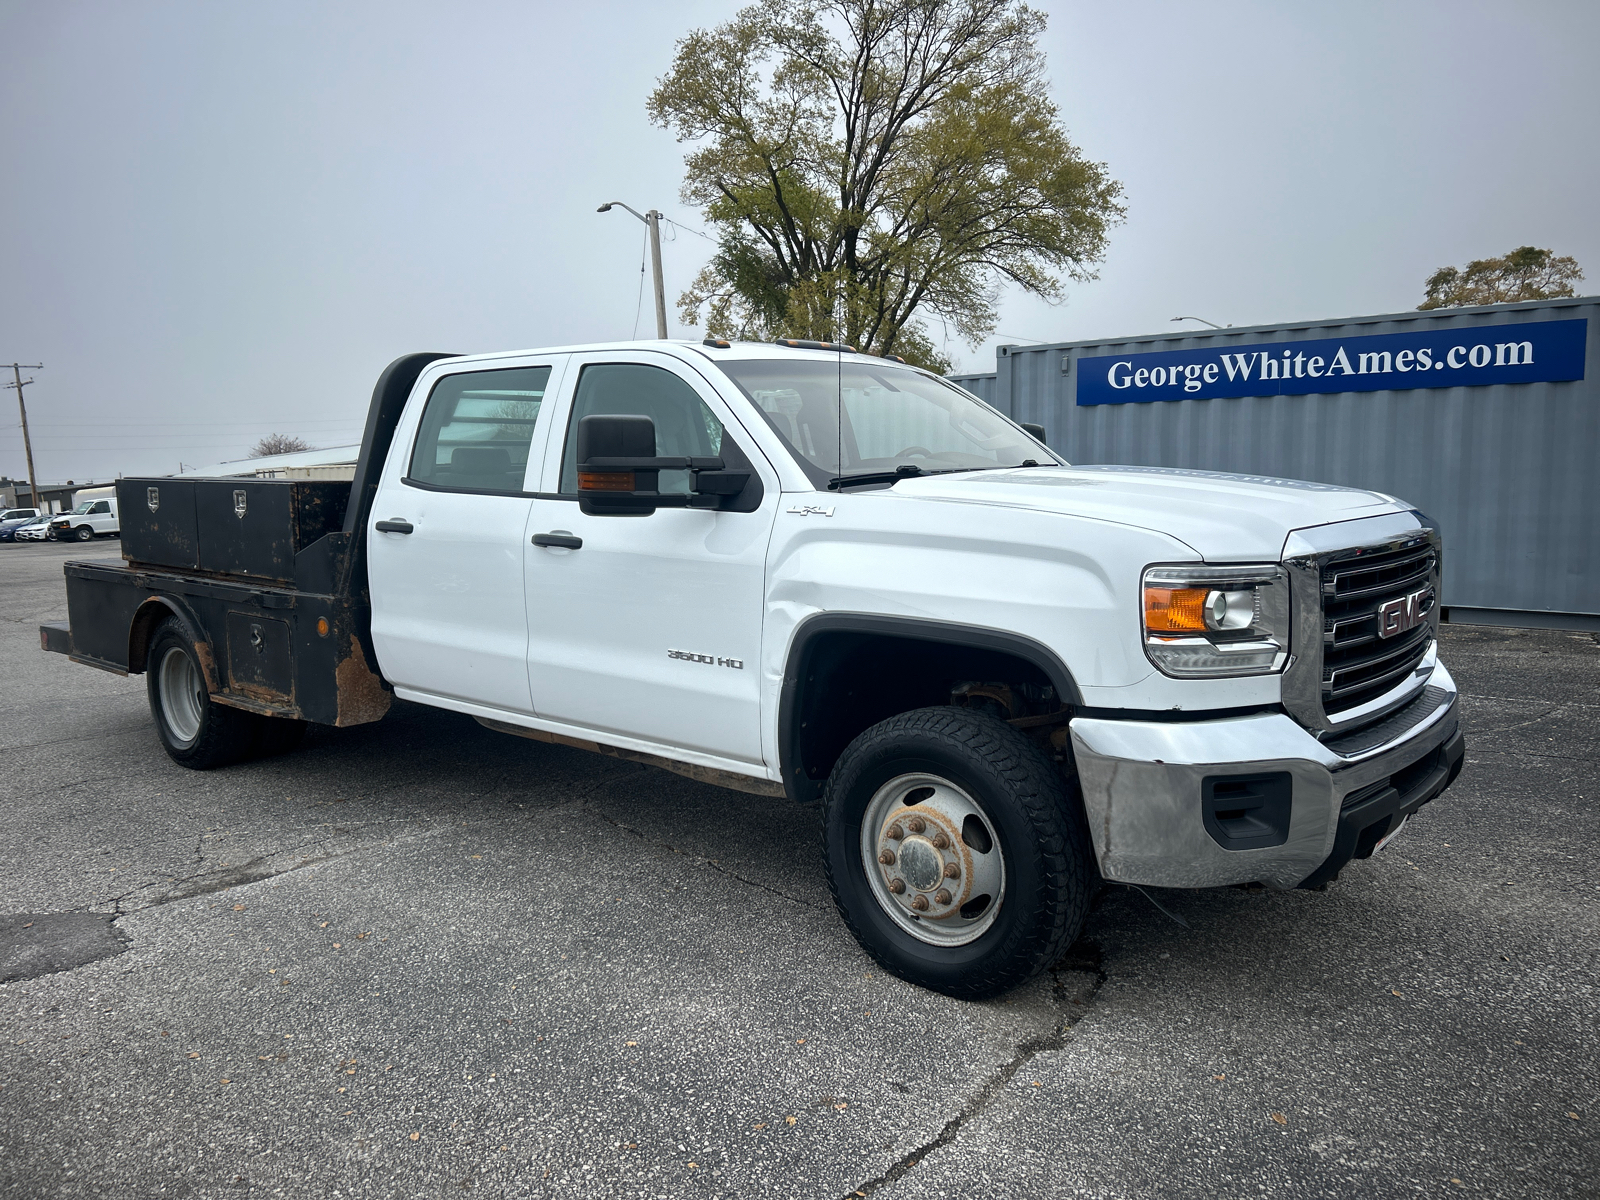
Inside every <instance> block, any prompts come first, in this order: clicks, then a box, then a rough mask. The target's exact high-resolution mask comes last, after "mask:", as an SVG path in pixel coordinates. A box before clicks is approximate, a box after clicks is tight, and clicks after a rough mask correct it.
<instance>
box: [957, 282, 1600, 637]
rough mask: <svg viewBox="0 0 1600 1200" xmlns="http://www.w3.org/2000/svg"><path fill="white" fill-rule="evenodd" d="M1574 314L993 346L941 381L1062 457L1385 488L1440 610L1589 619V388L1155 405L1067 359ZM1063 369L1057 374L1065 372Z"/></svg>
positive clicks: (1597, 496)
mask: <svg viewBox="0 0 1600 1200" xmlns="http://www.w3.org/2000/svg"><path fill="white" fill-rule="evenodd" d="M1578 317H1586V318H1588V320H1589V327H1588V345H1587V348H1586V373H1587V372H1593V371H1595V370H1596V366H1597V364H1600V301H1597V300H1596V299H1595V298H1593V297H1589V298H1581V299H1577V300H1550V301H1539V302H1536V303H1530V304H1497V305H1490V306H1485V307H1481V308H1464V309H1453V310H1446V311H1434V312H1426V313H1423V312H1408V313H1394V314H1389V315H1385V316H1374V317H1356V318H1351V319H1348V320H1342V321H1325V322H1316V323H1309V322H1308V323H1304V324H1294V325H1283V326H1254V327H1251V328H1246V329H1227V330H1205V331H1203V332H1199V333H1178V334H1158V335H1154V336H1151V337H1144V338H1127V339H1120V340H1117V341H1097V342H1063V343H1060V344H1056V345H1049V346H1002V347H1000V350H999V352H998V356H997V359H996V368H997V369H996V372H995V374H994V375H962V376H953V377H952V380H953V381H954V382H956V383H959V384H960V385H961V386H962V387H965V388H967V389H968V390H970V391H973V392H975V393H977V394H978V395H979V396H981V397H983V398H984V399H985V400H987V401H989V403H991V404H993V405H995V406H996V407H997V408H999V409H1000V410H1001V411H1003V412H1005V413H1007V414H1009V415H1010V416H1011V417H1012V418H1013V419H1015V420H1019V421H1035V422H1038V423H1039V424H1041V425H1043V426H1044V427H1045V429H1046V430H1047V431H1048V434H1049V438H1048V440H1049V443H1050V445H1051V446H1052V447H1053V448H1054V449H1056V450H1057V451H1059V452H1060V453H1061V454H1063V455H1064V456H1065V457H1066V458H1067V459H1068V460H1069V461H1071V462H1079V463H1128V464H1137V465H1142V466H1168V467H1190V468H1196V469H1200V470H1209V471H1233V472H1240V473H1244V474H1252V475H1275V476H1279V477H1283V478H1289V479H1308V480H1315V481H1317V482H1321V483H1336V484H1345V485H1349V486H1352V487H1362V488H1370V489H1372V490H1374V491H1379V492H1386V493H1389V494H1391V495H1395V496H1399V497H1400V498H1401V499H1403V500H1406V501H1408V502H1409V503H1411V504H1413V505H1415V506H1416V507H1417V508H1420V509H1421V510H1422V511H1424V512H1426V513H1427V514H1428V515H1429V516H1431V517H1433V518H1434V519H1435V520H1437V521H1438V522H1439V524H1440V526H1441V528H1442V529H1443V531H1444V537H1445V572H1444V595H1443V598H1442V599H1443V603H1444V604H1445V605H1447V606H1450V607H1460V608H1470V609H1502V610H1513V611H1520V612H1528V613H1540V612H1550V613H1581V614H1600V461H1597V460H1600V383H1597V381H1596V379H1595V377H1594V375H1592V374H1590V375H1588V378H1586V379H1583V380H1580V381H1577V382H1569V383H1532V384H1517V385H1507V384H1496V385H1490V386H1483V387H1453V388H1426V389H1416V390H1409V391H1376V392H1339V393H1331V394H1325V395H1305V396H1259V397H1238V398H1228V399H1211V400H1172V401H1159V402H1155V403H1142V404H1141V403H1133V404H1096V405H1089V406H1081V407H1080V406H1079V405H1078V404H1077V403H1076V402H1075V401H1076V381H1077V374H1078V373H1077V372H1076V371H1075V370H1074V369H1073V368H1072V364H1073V362H1074V361H1075V360H1076V359H1077V358H1079V357H1093V356H1097V355H1104V354H1127V353H1145V352H1150V351H1159V350H1183V349H1191V348H1208V349H1210V348H1216V349H1227V348H1228V347H1231V346H1233V345H1236V344H1243V343H1249V344H1261V343H1268V342H1281V343H1283V344H1285V345H1290V344H1292V343H1294V342H1297V341H1305V340H1309V339H1315V338H1333V337H1357V336H1361V335H1369V334H1378V333H1405V332H1415V331H1417V330H1419V329H1440V328H1446V327H1450V326H1466V327H1470V326H1473V325H1490V324H1506V323H1512V322H1518V321H1534V320H1553V319H1563V318H1578ZM1064 367H1065V370H1064V369H1063V368H1064Z"/></svg>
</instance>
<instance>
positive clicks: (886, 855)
mask: <svg viewBox="0 0 1600 1200" xmlns="http://www.w3.org/2000/svg"><path fill="white" fill-rule="evenodd" d="M878 861H879V862H881V863H882V864H883V865H884V866H886V867H892V866H894V851H893V850H880V851H878Z"/></svg>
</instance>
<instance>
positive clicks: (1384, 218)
mask: <svg viewBox="0 0 1600 1200" xmlns="http://www.w3.org/2000/svg"><path fill="white" fill-rule="evenodd" d="M736 7H737V5H736V4H735V3H704V2H702V3H678V4H673V5H661V4H642V3H640V4H604V3H593V2H591V3H587V4H571V3H566V4H542V3H532V2H525V3H509V2H508V3H492V2H488V0H479V2H471V0H452V2H451V3H448V4H445V3H435V4H422V3H410V2H405V0H382V2H381V3H379V2H371V3H357V2H353V0H344V2H341V3H338V4H326V3H297V2H294V0H273V2H272V3H244V2H242V0H241V2H232V3H226V2H208V3H199V2H194V3H155V2H141V0H118V2H110V0H107V2H102V3H81V2H74V0H50V2H48V3H45V2H40V0H0V35H3V37H0V45H3V46H4V48H5V53H6V62H5V66H4V68H3V70H0V149H3V151H4V159H3V161H4V169H5V178H4V180H3V182H0V205H3V212H4V214H5V219H4V221H3V223H0V236H3V238H4V247H3V250H4V254H3V260H0V270H3V272H4V276H3V278H4V286H3V287H0V360H4V361H6V362H9V361H11V360H12V359H20V360H21V361H23V362H29V363H33V362H43V363H44V364H45V368H44V370H42V371H34V372H29V374H32V375H34V376H35V377H36V379H37V382H36V383H35V384H33V385H32V386H31V387H29V388H28V389H27V393H26V394H27V397H28V403H29V411H30V417H31V419H32V422H31V423H32V425H33V429H34V453H35V459H36V462H37V466H38V469H39V474H40V478H41V481H43V482H55V481H60V480H65V479H67V478H72V479H75V480H77V481H78V482H80V483H81V482H84V481H85V480H87V479H91V478H93V479H105V478H109V477H112V476H114V475H116V474H117V473H119V472H121V473H128V474H134V473H141V472H150V473H166V472H171V471H175V470H177V469H178V465H179V463H180V462H183V463H187V464H201V463H214V462H216V461H218V460H222V459H231V458H237V457H242V456H243V455H244V453H245V452H246V450H247V449H248V447H249V446H250V445H251V443H252V442H253V441H254V440H255V439H256V438H257V437H258V436H260V435H261V434H264V433H268V432H273V431H280V432H286V433H294V434H299V435H301V436H303V437H305V438H306V439H307V440H308V441H310V442H311V443H312V444H314V445H318V446H324V445H331V444H335V443H339V442H345V441H350V440H354V439H356V438H358V437H359V435H360V423H361V419H362V417H363V415H364V412H365V408H366V404H367V400H368V397H369V395H370V392H371V388H372V384H373V381H374V380H375V378H376V377H377V374H378V372H379V371H380V370H381V369H382V368H383V366H384V365H385V364H386V363H387V362H389V360H390V359H392V358H394V357H395V356H396V355H398V354H401V353H404V352H406V351H410V350H445V351H455V352H466V351H479V350H500V349H511V348H517V347H532V346H540V345H556V344H562V343H571V342H581V341H594V340H602V339H609V338H625V337H629V336H632V335H633V333H634V331H635V329H636V328H637V330H638V331H639V332H640V333H641V334H643V335H645V336H649V334H650V333H651V332H652V329H653V320H652V316H651V309H650V300H649V296H648V295H646V296H645V297H644V302H643V305H642V308H641V306H640V305H639V296H640V275H639V264H640V255H641V250H642V246H643V226H642V225H640V223H639V222H637V221H635V220H634V219H633V218H632V217H630V216H628V215H627V214H626V213H624V212H622V211H621V210H613V211H612V212H610V213H607V214H605V215H603V216H602V215H598V214H596V212H595V208H596V206H597V205H598V204H600V203H601V202H602V201H606V200H623V201H626V202H627V203H630V204H632V205H633V206H634V207H636V208H640V209H643V208H646V207H649V206H651V205H654V206H657V207H659V208H661V209H662V210H663V211H664V212H666V213H667V214H668V215H669V216H671V217H674V218H677V219H678V220H679V221H680V222H681V223H682V226H683V227H684V228H683V231H682V232H678V233H677V236H676V239H675V240H668V241H667V242H666V245H665V247H664V249H665V259H666V279H667V288H668V295H669V301H675V299H676V296H677V294H678V292H679V291H680V290H681V289H682V288H683V287H684V286H685V285H686V284H687V283H688V282H689V280H690V278H691V277H692V275H693V274H694V272H695V270H696V269H697V268H698V267H699V266H700V265H701V263H702V262H703V261H704V260H705V258H706V257H707V255H708V252H709V250H710V243H709V242H707V241H705V240H703V239H702V238H701V237H699V236H696V234H694V233H692V232H689V231H688V230H690V229H693V230H699V229H701V228H702V227H703V222H702V221H701V219H700V217H699V214H698V213H697V212H695V211H694V210H693V209H689V208H686V207H685V206H684V205H683V204H682V203H681V202H679V200H678V198H677V191H678V185H679V181H680V176H681V161H682V148H681V147H679V146H678V145H677V144H676V143H675V142H674V141H673V139H672V137H671V135H669V134H667V133H665V132H663V131H661V130H658V129H655V128H653V127H652V126H651V125H650V124H649V122H648V121H647V119H646V117H645V113H644V100H645V97H646V95H647V94H648V93H649V91H650V90H651V88H652V86H653V84H654V81H655V80H656V79H657V78H658V77H659V76H660V75H661V74H662V72H663V71H664V70H665V68H666V66H667V64H668V62H669V61H670V59H671V55H672V48H673V43H674V41H675V40H676V39H677V38H679V37H681V36H682V35H683V34H684V33H685V32H687V31H688V30H689V29H691V28H693V27H695V26H698V25H708V24H714V23H716V22H718V21H721V20H723V19H726V18H727V17H728V16H730V15H731V14H732V13H733V11H734V10H735V8H736ZM1040 7H1042V8H1043V9H1045V10H1046V11H1047V12H1048V13H1049V16H1050V25H1049V31H1048V33H1047V35H1046V38H1045V42H1044V50H1045V52H1046V55H1047V59H1048V63H1049V69H1050V74H1051V78H1052V81H1053V88H1054V95H1055V98H1056V100H1057V102H1058V103H1059V105H1060V107H1061V112H1062V116H1063V119H1064V121H1065V124H1066V126H1067V128H1068V130H1069V131H1070V134H1071V136H1072V138H1073V139H1074V141H1075V142H1076V143H1077V144H1078V145H1079V146H1080V147H1081V148H1082V149H1083V150H1084V152H1085V153H1086V154H1087V155H1088V156H1089V157H1091V158H1094V159H1098V160H1103V161H1105V162H1106V163H1107V164H1109V166H1110V169H1111V171H1112V173H1113V174H1114V176H1115V177H1116V178H1118V179H1120V180H1121V181H1122V182H1123V184H1124V185H1125V187H1126V189H1127V200H1128V206H1129V213H1128V220H1127V222H1126V224H1124V225H1122V226H1121V227H1119V228H1118V229H1116V230H1115V231H1114V232H1113V234H1112V237H1111V245H1110V253H1109V255H1108V257H1107V259H1106V261H1105V263H1104V266H1103V268H1102V272H1101V278H1100V279H1099V281H1097V282H1095V283H1092V284H1086V285H1072V286H1070V287H1069V289H1068V299H1067V301H1066V303H1065V304H1064V305H1062V306H1060V307H1055V308H1052V307H1049V306H1046V305H1043V304H1040V303H1038V302H1035V301H1030V300H1026V299H1022V298H1017V297H1007V299H1006V301H1005V303H1004V306H1003V308H1002V316H1001V320H1000V325H999V328H1000V332H1001V336H999V337H997V338H996V339H994V341H991V342H990V343H987V344H985V345H984V346H981V347H968V346H965V345H962V344H960V343H958V342H955V343H951V345H950V347H949V349H950V351H951V353H952V354H953V355H954V356H955V357H956V359H957V361H958V362H959V363H960V364H961V366H962V367H963V368H964V369H967V370H992V369H993V362H994V345H995V344H996V343H997V342H1000V341H1012V342H1016V341H1024V340H1037V341H1069V340H1074V339H1079V338H1090V337H1101V336H1111V335H1125V334H1141V333H1151V332H1159V331H1164V330H1168V329H1171V328H1173V326H1172V325H1171V324H1170V323H1169V322H1170V318H1171V317H1174V316H1178V315H1188V314H1193V315H1198V316H1202V317H1206V318H1208V319H1209V320H1212V321H1216V322H1219V323H1223V324H1227V323H1232V324H1238V325H1244V324H1255V323H1272V322H1279V321H1292V320H1302V319H1307V318H1317V317H1342V316H1353V315H1359V314H1364V313H1382V312H1392V311H1396V310H1401V309H1408V308H1412V307H1414V306H1415V305H1416V304H1417V303H1418V301H1420V300H1421V298H1422V282H1423V280H1424V279H1425V278H1426V276H1427V275H1428V273H1429V272H1430V271H1432V270H1433V269H1434V268H1435V267H1438V266H1441V265H1444V264H1447V263H1454V264H1464V263H1465V262H1466V261H1467V260H1468V259H1470V258H1480V257H1485V256H1488V255H1494V254H1500V253H1504V252H1505V251H1507V250H1509V249H1511V248H1512V247H1514V246H1518V245H1523V244H1529V243H1531V244H1533V245H1537V246H1546V247H1550V248H1552V249H1554V250H1556V251H1557V252H1559V253H1563V254H1572V255H1575V256H1576V257H1577V258H1578V260H1579V262H1580V263H1581V264H1582V265H1583V266H1585V267H1586V268H1587V269H1588V270H1589V273H1590V275H1589V280H1588V282H1587V283H1586V284H1585V285H1584V286H1583V287H1582V288H1581V289H1580V290H1581V291H1583V292H1586V293H1596V292H1600V222H1596V220H1595V213H1596V211H1597V205H1600V199H1597V198H1600V137H1597V136H1596V134H1595V130H1596V128H1597V127H1600V71H1596V70H1595V67H1594V63H1595V60H1596V56H1597V53H1600V4H1595V3H1593V2H1592V0H1579V2H1574V3H1538V2H1535V0H1519V2H1518V3H1516V4H1507V3H1503V2H1502V3H1493V4H1488V3H1485V4H1472V3H1466V2H1464V0H1447V2H1439V3H1426V2H1423V0H1415V2H1412V3H1406V2H1403V0H1385V2H1383V3H1371V4H1365V3H1352V2H1342V3H1338V4H1322V5H1309V4H1297V3H1276V4H1267V3H1259V4H1252V3H1210V4H1204V5H1198V4H1193V3H1172V4H1166V3H1118V4H1104V3H1044V4H1042V5H1040ZM672 236H673V230H672V229H671V228H669V230H668V237H669V239H671V238H672ZM675 307H676V305H675V303H669V309H675ZM636 314H637V315H636ZM674 315H675V314H674ZM636 321H637V324H636ZM673 327H674V332H675V335H676V333H678V332H680V330H679V327H678V326H677V324H676V321H674V322H673ZM934 328H935V331H936V334H937V331H938V326H937V323H935V325H934ZM681 332H683V333H693V334H694V335H695V336H699V333H698V332H697V331H691V330H681ZM9 378H10V375H9V372H6V379H7V380H8V381H9ZM3 397H4V398H3V403H0V474H7V475H11V476H12V477H23V476H24V475H25V466H24V462H23V454H22V438H21V432H20V429H19V427H18V423H17V412H16V400H15V392H14V391H6V392H4V393H3Z"/></svg>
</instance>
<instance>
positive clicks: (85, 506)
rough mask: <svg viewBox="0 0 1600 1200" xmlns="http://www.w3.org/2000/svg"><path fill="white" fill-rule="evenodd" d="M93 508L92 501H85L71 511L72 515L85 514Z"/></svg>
mask: <svg viewBox="0 0 1600 1200" xmlns="http://www.w3.org/2000/svg"><path fill="white" fill-rule="evenodd" d="M93 507H94V501H93V500H85V501H84V502H83V503H82V504H80V505H78V507H77V508H75V509H73V510H72V511H73V513H74V514H77V513H86V512H88V511H89V510H90V509H91V508H93Z"/></svg>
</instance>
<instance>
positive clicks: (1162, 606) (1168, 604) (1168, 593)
mask: <svg viewBox="0 0 1600 1200" xmlns="http://www.w3.org/2000/svg"><path fill="white" fill-rule="evenodd" d="M1210 592H1211V589H1210V588H1163V587H1147V588H1145V589H1144V627H1145V629H1147V630H1148V631H1149V632H1151V633H1204V632H1206V630H1207V629H1208V628H1209V626H1207V625H1206V597H1207V596H1208V595H1210Z"/></svg>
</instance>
